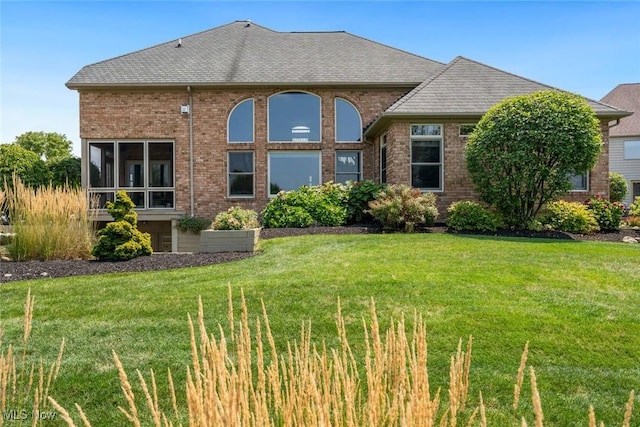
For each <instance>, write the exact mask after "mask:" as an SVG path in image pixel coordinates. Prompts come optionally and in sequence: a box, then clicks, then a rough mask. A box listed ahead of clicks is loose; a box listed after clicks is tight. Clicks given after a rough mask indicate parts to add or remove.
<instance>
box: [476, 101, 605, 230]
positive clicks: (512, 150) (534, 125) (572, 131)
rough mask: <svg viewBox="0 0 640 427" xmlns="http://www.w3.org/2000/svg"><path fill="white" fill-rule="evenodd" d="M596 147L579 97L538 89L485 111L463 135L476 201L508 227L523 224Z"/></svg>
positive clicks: (596, 134)
mask: <svg viewBox="0 0 640 427" xmlns="http://www.w3.org/2000/svg"><path fill="white" fill-rule="evenodd" d="M601 149H602V139H601V136H600V123H599V121H598V119H597V117H596V115H595V113H594V111H593V109H592V108H591V107H590V106H589V105H588V104H587V103H586V101H585V100H584V99H583V98H581V97H580V96H577V95H573V94H570V93H566V92H558V91H540V92H535V93H532V94H530V95H523V96H516V97H513V98H507V99H505V100H504V101H502V102H501V103H499V104H497V105H495V106H494V107H492V108H491V109H489V111H488V112H487V113H486V114H485V115H484V116H483V117H482V119H481V120H480V122H479V123H478V125H477V126H476V128H475V131H474V132H473V133H472V134H471V136H470V137H469V141H468V143H467V150H466V164H467V168H468V170H469V173H470V175H471V179H472V180H473V183H474V184H475V187H476V190H477V191H478V192H479V193H480V197H481V198H482V200H484V201H485V202H487V203H489V204H491V205H493V206H494V207H495V208H496V209H497V210H498V211H499V212H500V213H501V214H502V215H503V217H504V220H505V222H506V223H507V224H508V225H511V226H514V227H527V226H528V225H529V224H530V222H531V220H533V219H534V218H535V216H536V214H537V213H538V212H539V210H540V209H541V208H542V206H544V205H545V204H546V203H547V202H549V201H551V200H553V199H554V198H557V197H558V196H560V195H562V194H565V193H566V192H568V191H569V190H570V189H571V176H572V175H577V174H582V173H585V172H587V171H589V170H590V169H591V168H592V167H593V166H594V165H595V163H596V161H597V159H598V156H599V154H600V151H601Z"/></svg>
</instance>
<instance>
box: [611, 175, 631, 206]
mask: <svg viewBox="0 0 640 427" xmlns="http://www.w3.org/2000/svg"><path fill="white" fill-rule="evenodd" d="M627 191H629V189H628V187H627V180H626V179H625V178H624V176H622V175H620V174H619V173H615V172H609V201H611V202H622V201H623V200H624V198H625V196H626V195H627Z"/></svg>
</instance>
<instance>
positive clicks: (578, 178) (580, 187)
mask: <svg viewBox="0 0 640 427" xmlns="http://www.w3.org/2000/svg"><path fill="white" fill-rule="evenodd" d="M571 191H589V173H588V172H586V173H583V174H580V175H572V176H571Z"/></svg>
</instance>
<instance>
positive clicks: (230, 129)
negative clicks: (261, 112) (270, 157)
mask: <svg viewBox="0 0 640 427" xmlns="http://www.w3.org/2000/svg"><path fill="white" fill-rule="evenodd" d="M253 105H254V103H253V99H245V100H244V101H242V102H240V103H239V104H237V105H236V106H235V107H233V110H231V113H229V120H228V122H227V141H228V142H253V138H254V134H253V128H254V125H253V117H254V116H253V108H254V106H253Z"/></svg>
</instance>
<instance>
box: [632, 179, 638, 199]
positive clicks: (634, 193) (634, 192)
mask: <svg viewBox="0 0 640 427" xmlns="http://www.w3.org/2000/svg"><path fill="white" fill-rule="evenodd" d="M636 197H640V181H631V202H634V201H635V200H636Z"/></svg>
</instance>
